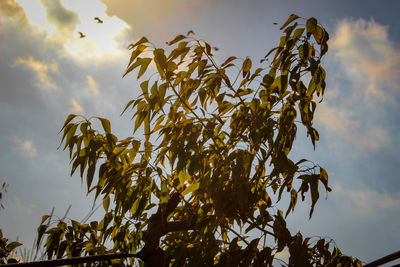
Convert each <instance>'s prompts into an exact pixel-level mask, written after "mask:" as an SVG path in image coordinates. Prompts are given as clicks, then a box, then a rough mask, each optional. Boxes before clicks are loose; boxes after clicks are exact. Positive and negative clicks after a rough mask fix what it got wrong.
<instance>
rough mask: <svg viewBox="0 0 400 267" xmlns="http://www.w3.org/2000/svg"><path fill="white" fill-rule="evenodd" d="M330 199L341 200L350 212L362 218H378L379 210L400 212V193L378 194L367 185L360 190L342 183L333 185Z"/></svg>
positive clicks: (360, 187) (361, 186)
mask: <svg viewBox="0 0 400 267" xmlns="http://www.w3.org/2000/svg"><path fill="white" fill-rule="evenodd" d="M332 188H333V190H332V193H331V194H330V197H332V198H333V199H337V200H340V201H341V202H342V203H343V202H344V204H343V205H342V207H345V208H346V209H347V210H348V211H349V212H351V213H355V214H358V215H360V216H376V214H377V212H378V210H380V209H383V210H391V211H396V212H400V192H397V193H391V194H389V193H387V192H382V193H380V192H377V191H374V190H372V189H370V188H368V187H366V186H365V185H360V186H359V187H358V188H354V187H351V188H350V187H349V186H345V185H343V184H340V183H335V184H333V185H332Z"/></svg>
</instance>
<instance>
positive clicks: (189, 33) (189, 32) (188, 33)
mask: <svg viewBox="0 0 400 267" xmlns="http://www.w3.org/2000/svg"><path fill="white" fill-rule="evenodd" d="M191 34H194V31H192V30H190V31H188V32H187V34H186V35H187V36H189V35H191Z"/></svg>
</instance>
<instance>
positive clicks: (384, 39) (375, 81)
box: [329, 19, 400, 100]
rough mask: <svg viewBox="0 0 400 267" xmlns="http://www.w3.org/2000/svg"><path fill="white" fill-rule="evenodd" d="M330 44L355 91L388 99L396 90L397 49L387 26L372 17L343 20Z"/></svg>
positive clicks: (399, 65) (399, 66)
mask: <svg viewBox="0 0 400 267" xmlns="http://www.w3.org/2000/svg"><path fill="white" fill-rule="evenodd" d="M329 46H330V49H331V51H332V52H333V53H334V55H335V57H336V58H337V59H338V61H339V62H340V64H341V67H342V68H343V70H344V71H343V74H344V75H346V76H347V78H348V79H350V80H351V81H353V82H354V83H353V85H355V86H356V87H357V90H361V91H362V92H363V93H365V94H366V95H367V96H374V97H376V96H380V97H385V99H389V100H390V95H391V94H392V93H394V92H393V89H397V87H395V88H393V86H394V85H395V84H397V83H394V82H395V81H397V76H398V75H399V74H400V52H399V51H398V50H396V48H395V46H394V44H393V42H392V41H390V39H389V36H388V27H387V26H384V25H380V24H378V23H376V22H375V21H374V20H373V19H372V20H369V21H366V20H364V19H359V20H356V21H351V20H342V21H341V22H340V23H339V25H338V27H337V30H336V32H335V34H334V36H333V38H332V40H331V41H330V42H329ZM396 91H397V90H396Z"/></svg>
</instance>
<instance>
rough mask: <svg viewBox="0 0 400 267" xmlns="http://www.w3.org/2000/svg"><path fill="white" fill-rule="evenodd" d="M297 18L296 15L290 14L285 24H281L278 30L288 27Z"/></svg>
mask: <svg viewBox="0 0 400 267" xmlns="http://www.w3.org/2000/svg"><path fill="white" fill-rule="evenodd" d="M298 18H299V16H297V15H296V14H291V15H290V16H289V18H288V19H287V20H286V22H285V23H283V25H282V27H281V28H280V30H283V29H284V28H285V27H286V26H287V25H289V24H290V23H291V22H293V21H294V20H296V19H298Z"/></svg>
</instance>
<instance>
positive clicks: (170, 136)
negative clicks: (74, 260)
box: [38, 14, 361, 266]
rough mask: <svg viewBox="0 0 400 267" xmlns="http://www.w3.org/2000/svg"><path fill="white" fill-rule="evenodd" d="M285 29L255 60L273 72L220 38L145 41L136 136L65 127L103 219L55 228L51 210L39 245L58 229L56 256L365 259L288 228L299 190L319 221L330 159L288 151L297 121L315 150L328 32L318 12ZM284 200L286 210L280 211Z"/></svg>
mask: <svg viewBox="0 0 400 267" xmlns="http://www.w3.org/2000/svg"><path fill="white" fill-rule="evenodd" d="M297 21H300V22H302V23H304V22H305V25H304V24H299V23H297ZM281 30H283V36H282V37H281V39H280V43H279V46H277V47H276V48H274V49H272V50H271V51H270V52H269V53H268V54H267V55H266V56H265V57H264V58H262V59H261V61H260V64H258V65H260V66H263V65H267V66H266V67H259V68H256V69H254V68H252V67H253V63H252V60H251V59H250V58H245V59H239V58H236V57H234V56H232V57H229V58H228V59H226V60H225V61H224V62H222V64H220V63H219V62H217V61H216V60H215V58H214V57H213V49H212V47H211V46H210V44H208V43H206V42H204V41H202V40H197V39H194V38H193V37H191V36H184V35H178V36H176V37H175V39H173V40H172V41H170V42H167V45H168V46H169V47H170V49H169V52H168V51H165V50H164V49H161V48H156V47H155V46H154V45H153V44H152V43H150V42H149V41H148V39H147V38H145V37H143V38H141V39H140V40H139V41H138V42H136V43H135V44H131V45H130V47H129V48H130V49H131V50H132V54H131V57H130V60H129V63H128V67H127V70H126V72H125V74H124V76H125V75H127V74H130V73H132V72H134V71H136V70H138V71H137V79H138V80H140V81H141V83H140V90H141V92H142V93H141V95H140V97H138V98H137V99H133V100H131V101H129V103H128V104H127V105H126V107H125V109H124V111H123V113H124V112H127V111H128V110H132V111H133V117H132V119H133V120H134V127H133V128H134V131H133V133H134V136H132V137H128V138H125V139H118V138H117V137H116V136H115V135H114V134H113V133H112V131H111V125H110V122H109V121H108V120H107V119H105V118H97V119H98V120H99V122H100V123H101V125H102V129H101V130H96V129H94V125H93V120H88V119H86V118H83V117H80V116H77V115H74V114H71V115H69V116H68V118H67V119H66V121H65V123H64V125H63V127H62V129H61V131H63V136H62V142H64V144H65V146H64V149H67V148H68V150H69V155H70V158H71V163H72V167H71V175H72V174H73V173H74V172H75V171H76V170H77V169H78V167H79V169H80V176H81V178H82V179H84V180H85V181H86V184H87V190H88V193H94V194H95V197H96V199H98V198H101V199H102V202H103V207H104V212H105V213H104V218H103V219H102V220H101V221H99V222H97V221H93V222H91V223H89V224H80V223H79V222H77V221H71V223H70V224H68V223H66V222H64V221H58V222H57V225H56V226H54V227H52V228H50V227H49V226H48V225H49V224H48V223H47V224H45V222H46V221H47V222H48V221H49V220H50V217H49V216H44V217H43V219H42V223H41V225H40V226H39V228H38V235H39V238H38V240H40V239H41V238H42V237H43V236H44V235H46V236H47V239H46V243H45V249H46V252H47V255H48V257H49V258H52V257H57V258H61V257H63V256H64V255H66V256H67V257H74V256H80V255H101V254H105V253H110V252H111V253H115V252H121V253H135V256H136V258H131V259H129V264H131V265H133V264H134V262H135V261H136V260H137V258H139V259H140V261H137V262H136V263H138V262H139V263H140V264H143V263H144V266H163V265H168V264H169V265H171V266H214V265H216V266H251V265H252V266H271V265H272V262H273V260H274V257H275V255H276V253H278V252H281V251H282V250H287V251H288V252H289V254H290V257H289V259H288V263H287V265H289V266H295V265H296V266H315V265H317V266H321V265H324V266H325V265H328V266H336V265H337V264H339V263H341V264H343V265H346V266H347V265H354V266H361V263H360V262H359V261H358V260H354V259H352V258H351V257H347V256H343V255H342V254H341V252H340V250H339V249H338V248H336V247H334V246H333V247H332V246H331V241H329V240H325V239H319V240H311V239H310V238H303V237H302V235H301V234H300V233H297V234H295V235H292V234H291V233H290V232H289V230H288V229H287V227H286V221H285V218H286V217H287V216H288V215H289V214H290V213H291V212H292V211H293V210H294V209H295V207H296V204H297V202H298V199H299V195H300V196H301V200H302V201H304V200H305V197H306V195H309V196H310V199H311V203H312V204H311V208H310V217H311V216H312V214H313V211H314V207H315V204H316V203H317V201H318V198H319V185H320V184H322V186H323V187H324V188H325V190H327V191H330V188H329V187H328V175H327V172H326V171H325V170H324V169H323V168H322V167H320V166H318V165H315V164H314V163H312V162H309V161H307V160H305V159H302V160H300V161H298V162H294V161H292V160H291V159H290V158H289V154H290V151H291V149H292V145H293V142H294V140H295V137H296V133H297V127H298V126H301V125H303V126H304V127H305V128H306V130H307V135H308V136H309V138H310V139H311V142H312V144H313V146H314V148H315V142H316V141H318V139H319V135H318V132H317V130H316V129H315V128H314V127H313V117H314V112H315V110H316V107H317V102H316V101H315V98H317V99H321V100H322V96H323V94H324V90H325V77H326V74H325V70H324V69H323V67H322V66H321V59H322V57H323V56H324V54H325V53H326V52H327V51H328V45H327V41H328V38H329V37H328V33H327V32H326V30H325V29H324V28H323V27H322V26H321V25H319V24H318V22H317V20H316V19H315V18H310V19H307V20H305V19H301V18H299V17H298V16H297V15H294V14H293V15H291V16H290V17H289V18H288V20H287V21H286V22H285V23H284V24H283V25H282V27H281ZM151 64H152V65H151ZM149 66H154V68H148V67H149ZM154 71H155V73H153V74H152V75H149V74H148V72H154ZM144 78H145V79H144ZM306 81H308V83H307V82H306ZM306 84H307V85H306ZM298 116H299V117H300V120H297V118H298ZM138 130H139V132H140V131H143V133H144V134H143V135H141V136H143V138H142V139H140V138H139V137H137V136H138V134H136V133H137V131H138ZM96 171H97V173H98V175H96V176H97V179H94V178H95V173H96ZM282 195H287V196H288V198H290V201H289V205H288V208H287V210H286V212H285V213H284V212H283V211H281V210H279V209H277V208H276V204H277V203H278V202H279V201H280V200H281V197H282ZM111 203H113V204H111ZM38 242H39V241H38ZM122 263H123V261H113V264H122ZM125 263H126V262H125Z"/></svg>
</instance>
